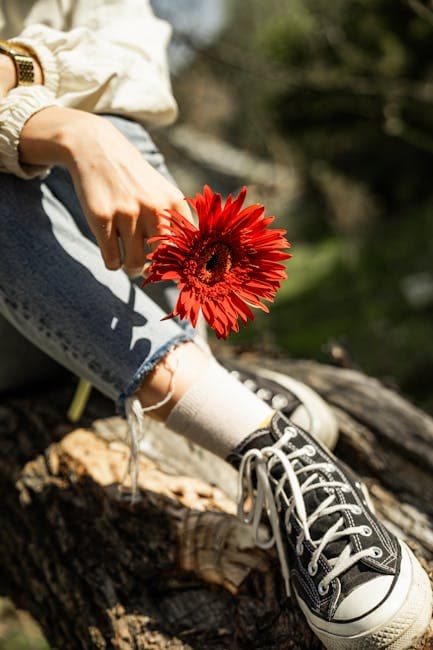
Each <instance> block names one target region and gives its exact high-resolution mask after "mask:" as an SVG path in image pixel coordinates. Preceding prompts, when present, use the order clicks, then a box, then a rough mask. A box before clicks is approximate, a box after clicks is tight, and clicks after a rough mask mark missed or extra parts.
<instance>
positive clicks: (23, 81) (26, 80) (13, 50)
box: [0, 40, 35, 86]
mask: <svg viewBox="0 0 433 650" xmlns="http://www.w3.org/2000/svg"><path fill="white" fill-rule="evenodd" d="M0 52H3V54H7V56H9V57H10V58H11V59H12V61H13V63H14V66H15V71H16V76H17V83H16V85H17V86H32V85H33V84H34V83H35V65H34V61H33V57H32V56H31V55H30V54H29V52H28V50H27V49H26V48H24V47H22V46H21V45H17V44H16V43H10V42H9V41H2V40H0Z"/></svg>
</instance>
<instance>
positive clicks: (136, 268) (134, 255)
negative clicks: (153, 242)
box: [119, 227, 146, 277]
mask: <svg viewBox="0 0 433 650" xmlns="http://www.w3.org/2000/svg"><path fill="white" fill-rule="evenodd" d="M119 236H120V237H121V239H122V247H123V269H124V270H125V271H126V273H127V274H128V275H129V276H130V277H135V276H137V275H140V274H141V271H142V269H143V266H144V263H145V261H146V251H145V245H144V242H145V237H144V234H143V232H142V231H141V229H139V228H136V229H135V230H133V231H132V230H130V228H127V227H125V228H122V227H120V228H119Z"/></svg>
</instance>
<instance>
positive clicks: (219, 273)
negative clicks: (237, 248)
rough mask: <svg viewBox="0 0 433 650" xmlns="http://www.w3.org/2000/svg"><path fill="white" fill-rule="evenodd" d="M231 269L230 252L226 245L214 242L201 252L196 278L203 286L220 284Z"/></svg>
mask: <svg viewBox="0 0 433 650" xmlns="http://www.w3.org/2000/svg"><path fill="white" fill-rule="evenodd" d="M231 268H232V251H231V248H229V247H228V246H227V245H226V244H222V243H221V242H216V243H215V244H211V245H210V246H208V247H207V248H205V250H204V251H203V253H202V255H201V256H200V260H199V262H198V268H197V277H198V279H199V280H200V281H201V282H204V283H205V284H215V283H216V282H220V281H221V280H222V279H223V278H224V276H225V274H226V273H227V272H228V271H230V269H231Z"/></svg>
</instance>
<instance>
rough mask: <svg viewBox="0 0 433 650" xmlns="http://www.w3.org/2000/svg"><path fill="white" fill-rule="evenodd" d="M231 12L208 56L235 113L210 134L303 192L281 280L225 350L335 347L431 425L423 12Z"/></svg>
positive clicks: (429, 133) (296, 352) (332, 6)
mask: <svg viewBox="0 0 433 650" xmlns="http://www.w3.org/2000/svg"><path fill="white" fill-rule="evenodd" d="M234 10H235V14H234V20H233V23H232V25H231V27H230V28H229V31H228V32H227V34H226V35H225V37H224V39H223V40H222V42H221V43H220V44H219V45H218V46H217V48H216V51H215V53H214V56H215V61H217V60H219V67H218V64H217V63H214V65H213V70H214V71H215V70H216V71H217V74H219V78H220V79H222V80H223V81H224V82H226V83H227V85H228V84H232V85H234V86H235V88H236V100H237V107H238V112H234V113H232V114H231V115H230V116H228V119H227V123H226V131H225V133H223V134H222V135H223V137H226V138H227V139H230V140H231V141H232V142H235V143H236V144H238V145H239V146H241V147H246V148H249V149H253V150H255V151H257V153H259V154H261V155H265V156H268V157H269V156H271V157H274V159H276V160H278V161H279V162H284V161H286V162H287V163H289V164H294V166H295V168H296V170H297V173H298V174H299V175H300V177H301V178H302V182H303V187H304V192H303V195H302V197H297V198H296V200H295V201H291V202H290V203H288V204H287V210H286V214H285V215H284V214H283V215H281V217H282V220H284V221H285V224H286V226H287V228H288V236H289V239H291V240H292V241H293V243H294V248H293V254H294V257H293V259H292V260H291V261H290V262H289V263H288V272H289V279H288V281H287V283H285V285H284V286H283V287H282V289H281V292H280V294H279V296H278V298H277V302H276V304H275V306H274V307H273V308H272V309H271V314H270V315H269V316H263V315H261V314H259V315H258V316H257V320H256V322H255V323H254V324H253V325H252V327H250V328H247V329H245V330H243V331H242V333H241V334H240V336H239V337H238V339H237V341H239V342H244V343H256V344H259V345H261V344H262V343H263V341H264V340H265V341H266V340H268V341H269V342H270V343H271V344H273V345H277V346H278V347H279V348H280V349H282V350H283V351H286V352H287V353H289V354H290V355H292V356H295V357H309V358H319V359H321V360H326V359H327V358H329V354H328V353H329V347H330V345H331V344H332V343H333V342H338V343H339V344H342V345H343V346H346V347H347V350H348V353H349V355H350V356H351V357H352V359H353V362H354V364H355V365H356V366H359V367H360V368H362V369H363V370H364V371H366V372H368V373H370V374H373V375H375V376H378V377H380V378H382V379H387V380H389V381H390V383H391V384H395V385H397V386H399V387H400V388H401V389H402V390H403V391H404V392H405V393H406V394H407V395H408V396H409V397H411V398H412V399H414V400H415V401H416V402H417V403H418V404H419V405H421V406H422V407H423V408H425V409H427V410H429V411H431V412H433V391H432V390H431V388H432V386H433V262H432V260H433V183H432V180H431V176H432V170H433V4H432V3H431V2H430V1H429V2H427V1H421V0H333V2H328V1H327V0H268V2H267V3H263V2H261V1H260V0H237V1H236V2H234ZM227 63H229V64H230V65H229V66H228V65H227ZM232 340H233V342H236V341H235V339H232Z"/></svg>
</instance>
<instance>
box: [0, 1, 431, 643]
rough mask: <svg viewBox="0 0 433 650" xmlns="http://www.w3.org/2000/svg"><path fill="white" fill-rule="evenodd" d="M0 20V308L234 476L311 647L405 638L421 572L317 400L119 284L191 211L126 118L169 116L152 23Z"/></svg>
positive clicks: (160, 38) (68, 9) (59, 13)
mask: <svg viewBox="0 0 433 650" xmlns="http://www.w3.org/2000/svg"><path fill="white" fill-rule="evenodd" d="M0 29H1V37H2V38H3V39H4V40H3V41H2V42H1V43H0V46H1V47H0V94H1V95H2V97H3V99H2V101H1V104H0V170H1V173H0V190H1V206H0V219H1V224H2V228H1V231H0V242H1V245H2V254H1V255H0V312H1V313H2V314H3V315H4V316H5V317H6V318H7V319H8V320H9V321H10V322H11V323H12V324H13V325H14V326H15V327H16V328H17V329H19V330H20V331H21V332H22V333H23V334H24V335H25V336H26V337H27V338H29V339H30V340H31V341H32V342H33V343H35V344H36V345H37V346H38V347H40V348H41V349H43V350H44V351H45V352H47V353H48V354H49V355H50V356H52V357H53V358H55V359H56V360H57V361H59V362H60V363H61V364H63V365H64V366H66V367H68V368H69V369H71V370H72V371H73V372H75V373H76V374H77V375H78V376H81V377H84V378H86V379H88V380H89V381H90V382H92V384H93V385H95V386H97V387H98V388H99V389H100V390H101V391H102V392H103V393H105V394H106V395H108V396H110V397H111V398H113V399H114V400H115V401H116V402H117V406H118V409H119V411H120V412H124V410H125V408H126V411H127V414H128V415H129V417H130V420H131V423H132V427H133V429H135V424H134V423H136V422H137V421H140V419H141V416H142V413H143V412H144V411H148V412H149V414H150V415H151V416H152V417H156V418H158V419H161V420H164V421H165V422H166V424H167V426H169V427H170V428H172V429H173V430H175V431H177V432H179V433H182V434H184V435H186V436H188V437H189V438H191V439H192V440H194V441H195V442H197V443H198V444H200V445H202V446H204V447H207V448H208V449H210V450H211V451H213V452H214V453H216V454H218V455H219V456H221V457H222V458H227V459H228V460H229V461H230V462H232V463H233V464H234V465H235V466H236V467H239V468H240V471H241V472H242V474H243V475H244V476H245V478H246V479H247V480H246V482H245V485H246V486H247V487H246V494H244V495H243V497H242V499H245V498H246V497H247V496H248V495H249V496H252V498H253V503H254V506H253V510H254V513H253V514H255V515H256V516H254V517H253V518H252V521H253V524H254V526H255V527H257V525H258V521H259V515H260V512H261V509H262V507H264V506H265V507H266V510H267V513H268V516H269V520H270V525H271V527H272V530H273V534H274V539H275V543H276V545H277V550H278V553H279V557H280V561H281V568H282V572H283V576H284V580H285V583H286V588H287V592H288V594H289V593H290V589H291V588H292V589H293V590H294V592H295V594H296V596H297V599H298V601H299V603H300V605H301V607H302V609H303V611H304V613H305V616H306V618H307V620H308V623H309V625H310V626H311V627H312V629H313V630H314V631H315V633H316V634H317V635H318V636H319V637H320V638H321V639H322V641H323V642H324V644H325V645H326V647H328V648H348V649H349V648H353V649H354V648H379V647H380V648H381V647H387V646H388V645H389V647H394V648H409V647H410V646H411V644H412V643H413V642H414V640H415V639H417V638H419V637H420V636H421V635H422V633H423V631H424V630H425V628H426V626H427V623H428V620H429V617H430V612H431V593H430V587H429V582H428V579H427V577H426V575H425V573H424V572H423V571H422V569H421V567H420V566H419V564H418V562H417V561H416V559H415V558H414V556H413V555H412V554H411V552H410V551H409V549H408V548H407V547H406V546H405V545H404V544H403V543H402V542H399V540H397V539H396V538H395V537H394V536H393V535H392V534H390V533H389V532H388V531H387V530H386V529H385V528H384V527H383V526H382V525H381V524H380V522H379V521H378V520H377V519H376V518H375V516H374V514H373V513H372V512H371V510H370V509H369V507H368V504H367V501H366V494H365V488H364V486H362V485H361V484H360V483H359V482H358V481H356V479H354V478H353V475H352V474H351V473H350V472H348V471H347V470H346V468H344V467H343V466H342V465H341V464H340V463H339V462H338V461H337V460H336V459H335V458H334V457H333V456H332V455H330V454H329V453H328V452H327V451H326V449H325V448H324V447H323V446H322V445H321V444H320V441H321V442H325V443H326V442H328V443H330V442H331V441H334V442H335V429H334V425H333V422H332V417H331V416H330V415H329V413H328V412H327V410H326V409H325V408H324V407H323V405H322V403H321V402H320V400H319V399H318V398H317V397H316V396H311V393H309V392H308V390H306V389H304V387H302V386H301V390H300V392H299V391H297V392H298V395H297V396H294V395H293V393H292V392H291V391H290V390H288V387H292V384H291V383H290V379H289V378H284V377H281V376H274V377H272V378H271V381H270V382H269V381H268V382H267V383H266V391H265V392H264V391H263V390H262V391H261V392H259V393H258V394H257V391H258V389H260V387H261V386H262V384H263V382H264V381H265V380H264V378H263V377H262V376H260V374H257V375H256V376H255V377H254V381H253V385H254V387H255V389H256V392H252V391H251V390H249V389H248V388H247V387H246V386H245V385H244V383H242V381H240V380H239V379H237V378H236V377H234V376H233V375H232V374H230V373H229V372H227V370H226V369H224V368H223V367H222V366H220V365H219V364H218V363H217V362H216V361H215V360H214V359H213V358H212V357H211V355H210V353H209V351H208V350H207V348H206V346H205V345H204V344H203V343H202V342H201V341H200V340H199V339H198V338H196V337H195V336H194V333H193V332H192V331H191V330H190V329H189V328H182V327H181V326H180V325H179V324H177V323H176V322H174V321H171V320H169V321H164V322H162V323H161V317H162V316H163V315H164V313H166V312H167V310H169V309H170V306H169V304H167V301H166V302H165V303H164V302H163V300H164V299H166V296H167V292H166V294H164V296H162V297H160V298H158V302H159V305H158V304H157V302H156V301H155V300H153V299H151V298H150V296H149V295H147V294H146V293H144V292H143V291H142V290H141V289H140V288H138V287H137V286H136V285H135V284H133V283H132V282H131V281H130V279H129V277H128V276H131V277H133V276H135V275H139V274H140V273H141V271H142V268H143V265H144V262H145V242H146V239H147V238H149V237H150V236H152V235H154V234H156V233H157V232H158V224H159V220H160V216H159V215H160V213H161V212H162V211H164V210H166V209H168V208H171V209H176V210H177V211H178V212H180V213H181V214H183V215H184V216H185V217H186V218H187V219H191V215H190V212H189V210H188V208H187V205H186V203H185V201H184V200H183V196H182V193H181V192H180V191H179V190H178V189H177V188H176V186H175V185H174V183H173V181H172V179H171V178H170V176H169V174H168V172H167V170H166V168H165V166H164V162H163V160H162V158H161V156H160V155H159V153H158V152H157V151H156V149H155V147H154V145H153V143H152V141H151V140H150V137H149V136H148V134H147V132H146V130H145V128H144V125H153V124H164V123H168V122H170V121H172V120H173V119H174V118H175V116H176V104H175V101H174V99H173V97H172V95H171V90H170V84H169V79H168V73H167V66H166V61H165V48H166V44H167V41H168V38H169V34H170V30H169V27H168V26H167V24H166V23H164V22H162V21H160V20H158V19H157V18H155V17H154V16H153V14H152V12H151V9H150V7H149V5H148V4H147V3H146V2H145V0H139V1H138V0H127V1H125V0H119V1H117V2H113V1H112V2H110V3H108V2H107V3H106V4H104V3H103V2H95V3H85V2H83V1H80V0H66V1H65V2H62V3H58V2H56V1H55V0H36V2H33V3H29V2H24V0H21V1H19V2H17V1H16V0H15V1H12V0H10V1H7V2H3V3H2V9H1V13H0ZM5 39H6V40H5ZM167 291H169V288H167ZM161 305H162V308H161ZM243 378H245V377H244V376H242V375H241V376H240V379H241V380H242V379H243ZM268 380H269V378H268ZM249 385H250V386H251V381H250V384H249ZM297 388H298V389H299V386H298V387H297ZM282 394H283V396H284V397H285V399H286V402H285V403H286V409H285V411H284V413H281V412H276V411H275V405H276V402H275V400H274V398H275V397H276V396H279V397H281V395H282ZM260 395H261V397H262V398H265V396H266V400H265V399H261V398H260ZM299 398H300V399H299ZM300 402H301V403H300ZM300 407H301V408H300ZM300 412H303V413H304V414H305V412H307V415H309V420H308V418H307V422H308V421H310V422H311V423H314V422H317V420H319V426H318V427H317V425H316V429H315V431H314V433H315V434H316V437H312V436H311V435H309V434H308V433H306V432H305V431H304V430H303V429H301V428H300V427H299V426H297V424H296V423H295V422H294V421H296V419H297V417H300V416H299V413H300ZM288 416H291V418H292V420H289V419H288ZM297 421H298V424H299V422H300V421H299V419H298V420H297ZM253 484H254V485H255V486H256V490H253V488H252V485H253ZM249 491H251V494H248V493H249ZM242 502H243V501H242ZM256 532H257V530H256ZM258 543H260V541H259V539H258Z"/></svg>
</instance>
